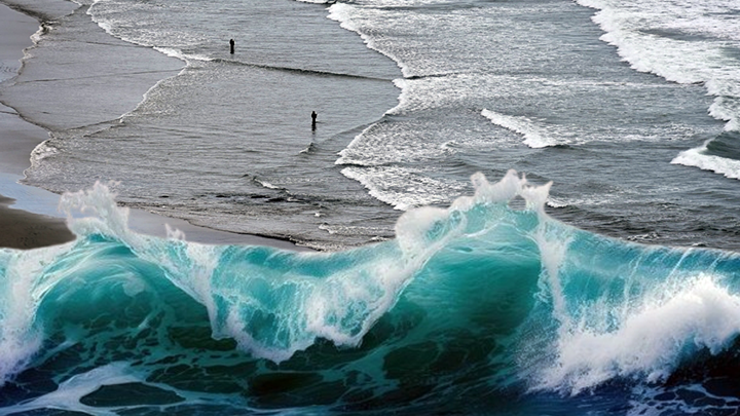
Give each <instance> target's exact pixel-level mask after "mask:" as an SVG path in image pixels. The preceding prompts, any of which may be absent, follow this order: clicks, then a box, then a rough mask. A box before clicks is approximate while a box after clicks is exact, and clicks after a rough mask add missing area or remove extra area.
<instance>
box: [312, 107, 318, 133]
mask: <svg viewBox="0 0 740 416" xmlns="http://www.w3.org/2000/svg"><path fill="white" fill-rule="evenodd" d="M316 117H318V115H317V114H316V112H315V111H311V130H316Z"/></svg>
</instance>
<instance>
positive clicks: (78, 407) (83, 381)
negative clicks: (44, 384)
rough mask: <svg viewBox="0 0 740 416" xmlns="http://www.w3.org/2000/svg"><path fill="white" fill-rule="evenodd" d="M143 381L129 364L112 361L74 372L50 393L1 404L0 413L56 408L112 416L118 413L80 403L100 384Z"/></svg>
mask: <svg viewBox="0 0 740 416" xmlns="http://www.w3.org/2000/svg"><path fill="white" fill-rule="evenodd" d="M143 380H144V377H143V376H141V375H138V374H135V373H134V372H133V371H132V370H131V368H130V366H129V364H128V363H125V362H114V363H111V364H108V365H105V366H102V367H97V368H94V369H92V370H90V371H88V372H86V373H82V374H77V375H74V376H72V377H70V378H69V379H67V380H66V381H64V382H62V383H60V384H59V387H58V388H57V389H56V390H55V391H53V392H51V393H47V394H44V395H42V396H39V397H37V398H34V399H32V400H29V401H26V402H22V403H19V404H16V405H13V406H9V407H4V408H2V409H0V415H10V414H17V413H25V412H32V411H34V410H40V409H57V410H67V411H70V412H81V413H87V414H91V415H104V416H105V415H111V416H113V415H117V414H118V413H116V412H115V411H114V410H112V409H110V410H109V409H106V408H103V407H91V406H87V405H84V404H82V403H81V402H80V400H81V399H82V398H83V397H85V396H87V395H88V394H90V393H93V392H95V391H96V390H98V389H99V388H100V387H102V386H109V385H116V384H125V383H135V382H141V381H143Z"/></svg>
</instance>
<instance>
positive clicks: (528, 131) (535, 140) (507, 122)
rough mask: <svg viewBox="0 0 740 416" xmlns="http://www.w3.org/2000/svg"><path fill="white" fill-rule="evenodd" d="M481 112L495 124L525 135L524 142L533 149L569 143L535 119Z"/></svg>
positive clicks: (486, 111)
mask: <svg viewBox="0 0 740 416" xmlns="http://www.w3.org/2000/svg"><path fill="white" fill-rule="evenodd" d="M481 114H482V115H483V117H486V118H487V119H489V120H491V122H492V123H493V124H496V125H498V126H501V127H503V128H505V129H508V130H511V131H513V132H515V133H519V134H521V135H522V136H524V144H526V145H527V146H529V147H531V148H533V149H540V148H543V147H549V146H557V145H560V144H567V143H569V142H568V141H564V142H563V141H562V140H557V139H554V138H552V137H550V136H549V135H548V132H547V130H546V129H544V128H542V127H540V126H538V125H537V124H536V123H535V122H534V121H532V120H530V119H528V118H527V117H524V116H507V115H505V114H501V113H497V112H495V111H491V110H486V109H483V111H482V112H481Z"/></svg>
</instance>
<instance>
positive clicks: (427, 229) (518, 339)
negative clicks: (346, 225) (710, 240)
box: [0, 171, 740, 414]
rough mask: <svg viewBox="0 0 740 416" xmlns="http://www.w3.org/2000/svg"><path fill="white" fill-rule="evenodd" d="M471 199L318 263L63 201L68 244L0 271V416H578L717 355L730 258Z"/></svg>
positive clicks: (30, 254)
mask: <svg viewBox="0 0 740 416" xmlns="http://www.w3.org/2000/svg"><path fill="white" fill-rule="evenodd" d="M472 180H473V185H474V186H475V189H476V191H475V195H473V196H465V197H461V198H459V199H457V200H456V201H455V202H454V203H453V204H452V205H451V206H450V207H449V208H447V209H442V208H435V207H423V208H418V209H414V210H411V211H408V212H406V213H404V214H403V215H402V216H401V217H400V218H399V220H398V223H397V225H396V235H397V237H396V239H394V240H392V241H387V242H383V243H379V244H375V245H369V246H366V247H361V248H357V249H352V250H347V251H343V252H336V253H313V252H310V253H306V252H294V251H286V250H280V249H275V248H270V247H259V246H233V245H227V246H217V245H204V244H196V243H192V242H187V241H185V240H184V239H183V238H182V235H180V234H179V233H178V232H176V231H172V232H170V237H169V238H166V239H162V238H156V237H151V236H146V235H142V234H137V233H135V232H133V231H131V230H130V229H129V228H128V226H127V222H128V211H127V209H126V208H121V207H117V206H116V203H115V201H114V195H113V194H112V193H111V192H110V190H109V189H108V188H107V187H105V186H104V185H101V184H97V185H95V187H93V188H92V189H91V190H88V191H82V192H78V193H72V194H66V195H64V196H63V197H62V202H61V206H62V207H63V208H64V209H65V210H66V211H67V212H68V213H70V214H69V220H68V224H69V226H70V228H71V229H72V230H73V231H74V232H75V234H76V235H77V239H76V241H74V242H71V243H68V244H64V245H59V246H54V247H50V248H43V249H36V250H30V251H19V250H12V249H0V382H1V383H2V387H1V388H0V406H1V407H0V414H14V413H24V412H31V411H37V410H39V409H58V410H66V411H74V412H83V413H89V414H148V413H157V412H162V411H167V412H168V413H178V412H180V413H184V414H201V413H203V414H213V413H217V414H221V413H222V412H230V413H235V412H238V413H262V412H267V413H274V412H279V413H356V412H360V411H363V412H366V413H372V412H387V411H388V410H389V409H392V410H395V411H399V410H400V411H403V412H405V413H420V412H427V413H428V412H429V411H432V410H433V411H435V412H447V411H450V412H451V411H462V412H463V413H471V412H479V411H483V412H485V413H488V414H539V413H542V411H543V410H542V407H541V406H545V408H547V409H549V410H548V412H550V411H551V413H553V414H558V411H554V410H552V409H553V407H552V406H555V407H554V408H558V409H560V412H562V414H578V413H579V412H580V413H584V414H585V413H586V410H588V412H591V413H590V414H598V412H599V409H600V408H599V407H598V406H607V405H608V406H613V405H615V402H616V403H618V404H620V403H621V405H625V406H628V404H626V403H627V402H628V400H627V399H625V398H624V395H623V394H622V390H624V389H625V388H626V387H624V386H629V389H632V390H630V391H635V390H634V388H635V386H642V387H645V386H655V385H659V386H660V385H666V383H668V382H669V381H671V380H673V379H674V378H675V377H677V375H679V374H684V375H685V374H689V373H691V374H693V373H692V371H693V370H692V369H696V368H697V366H698V365H699V364H697V363H699V362H701V365H702V366H704V365H705V364H706V360H707V359H709V360H711V359H717V360H724V359H726V355H727V354H730V355H732V354H734V353H735V352H736V351H737V349H736V347H735V345H734V343H735V339H736V337H737V335H738V334H739V333H740V319H739V318H740V295H739V294H738V282H737V280H738V278H739V277H740V256H739V255H738V254H737V253H732V252H724V251H717V250H707V249H698V248H671V247H661V246H645V245H638V244H634V243H628V242H624V241H620V240H615V239H611V238H607V237H603V236H600V235H596V234H593V233H589V232H586V231H583V230H578V229H576V228H573V227H570V226H568V225H566V224H563V223H560V222H558V221H556V220H554V219H552V218H550V217H548V216H547V214H546V213H545V212H544V204H545V202H546V200H547V197H548V191H549V187H550V185H549V184H547V185H544V186H533V185H530V184H528V183H527V181H526V179H525V178H524V177H519V176H518V175H517V173H516V172H513V171H510V172H509V173H508V174H507V175H506V176H505V177H504V178H503V179H502V180H501V181H500V182H498V183H494V184H491V183H489V182H488V181H487V180H486V179H485V177H483V175H480V174H477V175H474V176H473V178H472ZM520 198H521V199H523V200H524V201H525V204H524V206H523V208H521V209H519V208H515V207H516V206H518V205H519V204H516V203H515V202H516V201H518V200H519V199H520ZM73 211H81V212H87V213H88V214H87V216H85V217H82V218H75V216H73V215H72V212H73ZM713 357H714V358H713ZM725 376H726V375H725ZM686 377H687V378H686V379H687V380H688V379H691V377H688V376H686ZM673 381H675V380H673ZM615 385H618V386H621V387H619V388H615V387H614V386H615ZM605 388H606V389H607V393H605V394H606V397H608V398H609V399H608V400H606V401H602V404H600V405H598V406H596V405H593V404H589V405H588V406H585V407H584V403H583V400H586V399H577V400H570V399H566V398H569V397H590V396H589V395H584V394H581V393H582V392H584V391H588V392H591V394H593V393H594V392H599V391H603V389H605ZM613 391H618V392H619V394H616V393H614V394H613ZM533 398H534V399H533ZM602 399H603V397H602ZM633 401H634V400H633ZM545 402H546V403H547V404H543V403H545ZM589 403H590V402H589ZM603 403H606V404H603ZM558 406H560V407H558ZM589 406H590V407H589ZM594 406H596V407H594ZM461 409H463V410H461ZM583 409H586V410H583Z"/></svg>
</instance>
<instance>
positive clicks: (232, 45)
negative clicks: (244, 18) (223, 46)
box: [229, 39, 234, 55]
mask: <svg viewBox="0 0 740 416" xmlns="http://www.w3.org/2000/svg"><path fill="white" fill-rule="evenodd" d="M229 46H231V54H232V55H233V54H234V39H230V40H229Z"/></svg>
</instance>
